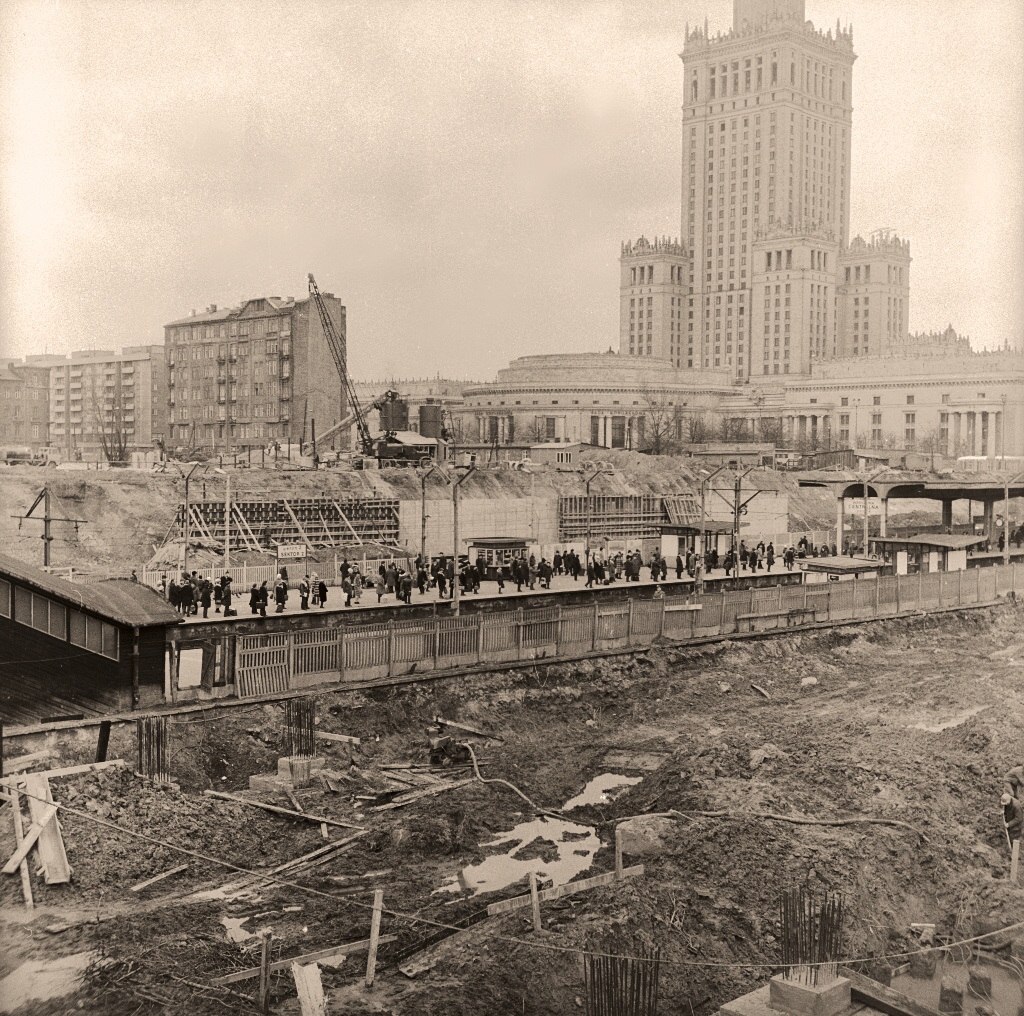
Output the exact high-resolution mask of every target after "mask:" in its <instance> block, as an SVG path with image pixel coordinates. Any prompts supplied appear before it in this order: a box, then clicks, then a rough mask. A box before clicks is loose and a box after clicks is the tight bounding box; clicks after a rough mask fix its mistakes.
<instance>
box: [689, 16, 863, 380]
mask: <svg viewBox="0 0 1024 1016" xmlns="http://www.w3.org/2000/svg"><path fill="white" fill-rule="evenodd" d="M681 55H682V60H683V74H684V88H685V101H684V105H683V166H682V233H681V235H682V237H683V244H684V246H685V247H686V249H687V250H688V252H689V253H690V257H691V262H690V263H691V267H690V272H689V276H688V280H687V283H688V284H687V290H688V292H687V294H686V300H687V307H686V310H687V313H688V315H689V312H690V311H692V312H693V315H692V317H690V316H687V318H686V332H685V343H684V348H685V358H684V359H685V361H686V362H688V363H689V362H690V361H692V362H693V366H695V367H702V368H710V369H714V368H716V367H717V368H719V369H722V370H728V371H729V372H730V373H731V374H733V375H734V376H736V377H749V376H750V375H751V374H759V373H762V372H763V369H764V366H763V357H762V354H763V349H762V348H761V347H760V343H761V342H762V339H763V336H761V335H758V336H754V337H753V341H754V343H755V346H757V348H752V346H751V342H752V332H751V328H752V324H751V322H752V318H753V315H752V313H751V309H752V301H753V300H754V299H755V298H756V295H759V294H755V293H754V290H753V285H754V279H753V270H754V262H753V257H754V241H755V239H757V237H758V236H763V235H765V234H766V233H767V232H769V231H771V230H772V229H774V228H776V227H781V228H783V229H785V230H788V231H795V233H796V234H797V235H800V236H803V237H804V238H805V239H806V240H807V244H805V247H806V250H807V251H810V250H811V249H814V250H819V249H821V250H822V251H823V252H824V250H825V249H827V248H830V253H831V255H832V256H831V257H830V258H829V264H830V271H831V279H830V280H829V282H828V293H829V296H828V300H829V303H830V305H829V307H828V308H827V310H828V312H829V321H830V322H832V331H831V335H834V320H835V302H836V288H837V287H836V278H837V274H836V273H837V261H838V259H837V257H836V256H835V250H836V249H838V250H844V249H845V247H846V244H847V237H848V234H849V220H850V142H851V114H852V110H853V62H854V60H855V59H856V57H855V55H854V52H853V33H852V30H850V29H847V30H845V31H844V30H841V29H840V26H839V25H838V24H837V25H836V29H835V33H833V32H832V31H827V32H822V31H819V30H817V29H815V28H814V26H813V25H812V24H811V23H810V22H809V21H805V17H804V2H803V0H733V27H732V30H731V31H729V32H728V33H726V34H724V35H722V34H719V35H716V36H711V35H710V33H709V31H708V28H707V23H706V22H705V25H704V28H703V29H700V28H698V29H694V30H693V31H692V32H691V31H690V30H689V27H687V32H686V42H685V46H684V49H683V53H682V54H681ZM811 241H813V243H812V242H811ZM823 241H826V242H827V248H825V247H824V246H823V245H822V244H823ZM784 249H790V248H784ZM794 249H795V248H794ZM759 254H760V256H761V257H766V254H767V250H764V251H759ZM808 257H809V254H808ZM808 264H809V262H808ZM758 268H759V269H760V270H761V271H762V272H764V271H766V265H759V266H758ZM775 274H776V272H775V271H774V266H773V271H772V275H773V277H774V275H775ZM818 274H820V273H818V272H817V270H815V276H816V277H817V275H818ZM780 284H782V285H784V284H785V283H784V281H782V282H781V283H780ZM819 284H820V285H821V286H822V292H823V294H824V290H825V285H826V283H825V282H824V281H822V282H818V281H816V282H815V286H817V285H819ZM761 285H762V289H763V285H764V283H762V284H761ZM774 285H775V282H774V281H773V282H772V286H773V288H774ZM791 285H792V280H791ZM807 285H808V286H809V285H810V282H807ZM816 292H817V291H816ZM722 294H725V295H726V298H727V299H730V300H731V302H732V305H733V307H734V308H735V310H736V313H735V314H733V315H732V317H731V319H730V318H729V317H728V316H726V315H725V314H719V313H717V311H718V308H719V307H722V306H725V301H722V300H721V295H722ZM772 298H773V299H774V294H773V296H772ZM808 299H809V296H808ZM741 308H742V310H743V313H742V314H741V313H739V311H740V309H741ZM772 312H773V313H774V309H772ZM759 319H760V315H759ZM793 338H794V341H795V340H796V336H795V335H794V336H793ZM810 338H811V337H810V336H801V337H800V341H801V343H804V342H805V340H810ZM826 345H827V349H826ZM833 347H834V342H832V341H829V342H828V343H827V344H826V343H824V342H822V343H819V345H818V349H820V350H821V351H822V352H820V354H818V355H821V356H827V355H831V354H832V348H833ZM771 348H774V347H771ZM794 348H795V347H794ZM801 349H802V347H801ZM801 360H804V357H803V356H802V354H801V356H800V357H799V358H797V357H795V356H794V358H793V360H792V368H791V369H793V370H794V372H795V369H796V364H797V363H798V362H799V361H801ZM769 362H770V363H771V364H774V360H770V361H769Z"/></svg>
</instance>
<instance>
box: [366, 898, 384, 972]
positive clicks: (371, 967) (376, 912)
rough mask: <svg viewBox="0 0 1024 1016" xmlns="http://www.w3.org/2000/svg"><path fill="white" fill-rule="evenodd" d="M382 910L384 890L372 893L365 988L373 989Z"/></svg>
mask: <svg viewBox="0 0 1024 1016" xmlns="http://www.w3.org/2000/svg"><path fill="white" fill-rule="evenodd" d="M383 909H384V890H383V889H374V891H373V916H372V917H371V918H370V946H369V949H368V950H367V953H366V980H365V983H366V986H367V987H368V988H372V987H373V979H374V976H375V975H376V973H377V946H378V945H379V944H380V915H381V911H382V910H383Z"/></svg>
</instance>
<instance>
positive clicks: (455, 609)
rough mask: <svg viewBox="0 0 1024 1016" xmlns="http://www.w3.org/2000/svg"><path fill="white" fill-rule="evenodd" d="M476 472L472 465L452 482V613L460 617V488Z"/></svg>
mask: <svg viewBox="0 0 1024 1016" xmlns="http://www.w3.org/2000/svg"><path fill="white" fill-rule="evenodd" d="M475 472H476V466H475V465H471V466H470V467H469V469H468V470H466V472H465V473H463V474H462V476H460V477H459V478H458V479H457V480H454V481H453V482H452V529H453V532H454V538H455V549H454V553H455V581H454V583H453V584H452V613H453V614H454V615H455V616H456V617H458V616H459V487H461V486H462V484H463V483H464V482H465V481H466V479H467V478H468V477H470V476H472V475H473V473H475Z"/></svg>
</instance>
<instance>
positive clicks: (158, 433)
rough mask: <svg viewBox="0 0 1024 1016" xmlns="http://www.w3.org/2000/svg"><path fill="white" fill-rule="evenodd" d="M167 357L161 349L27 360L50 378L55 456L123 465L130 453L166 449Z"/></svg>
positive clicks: (152, 347) (128, 349)
mask: <svg viewBox="0 0 1024 1016" xmlns="http://www.w3.org/2000/svg"><path fill="white" fill-rule="evenodd" d="M163 357H164V350H163V346H160V345H147V346H125V347H124V349H122V350H121V351H120V352H119V353H115V352H114V351H113V350H109V349H86V350H78V351H75V352H73V353H71V354H70V355H69V356H67V357H58V356H32V357H29V358H28V362H30V363H31V364H32V365H34V366H37V367H40V368H43V367H45V368H46V370H47V371H48V374H49V386H50V393H49V396H50V397H49V412H50V435H49V436H50V447H51V449H52V450H53V452H54V454H55V455H58V456H61V457H63V458H66V459H83V460H87V461H102V460H107V461H124V460H126V459H127V458H128V457H129V456H130V455H131V453H132V452H145V451H150V450H151V449H152V448H153V447H154V445H157V444H160V443H162V441H163V440H164V435H165V430H164V428H165V422H164V421H165V419H166V399H167V395H166V391H167V389H166V382H165V378H164V370H163Z"/></svg>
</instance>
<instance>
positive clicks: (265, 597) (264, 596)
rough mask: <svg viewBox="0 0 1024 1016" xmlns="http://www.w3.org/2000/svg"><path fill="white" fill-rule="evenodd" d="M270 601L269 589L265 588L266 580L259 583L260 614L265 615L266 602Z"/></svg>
mask: <svg viewBox="0 0 1024 1016" xmlns="http://www.w3.org/2000/svg"><path fill="white" fill-rule="evenodd" d="M269 602H270V591H269V590H268V589H267V580H266V579H264V580H263V581H262V582H261V583H260V615H261V616H262V617H266V616H267V604H268V603H269Z"/></svg>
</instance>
